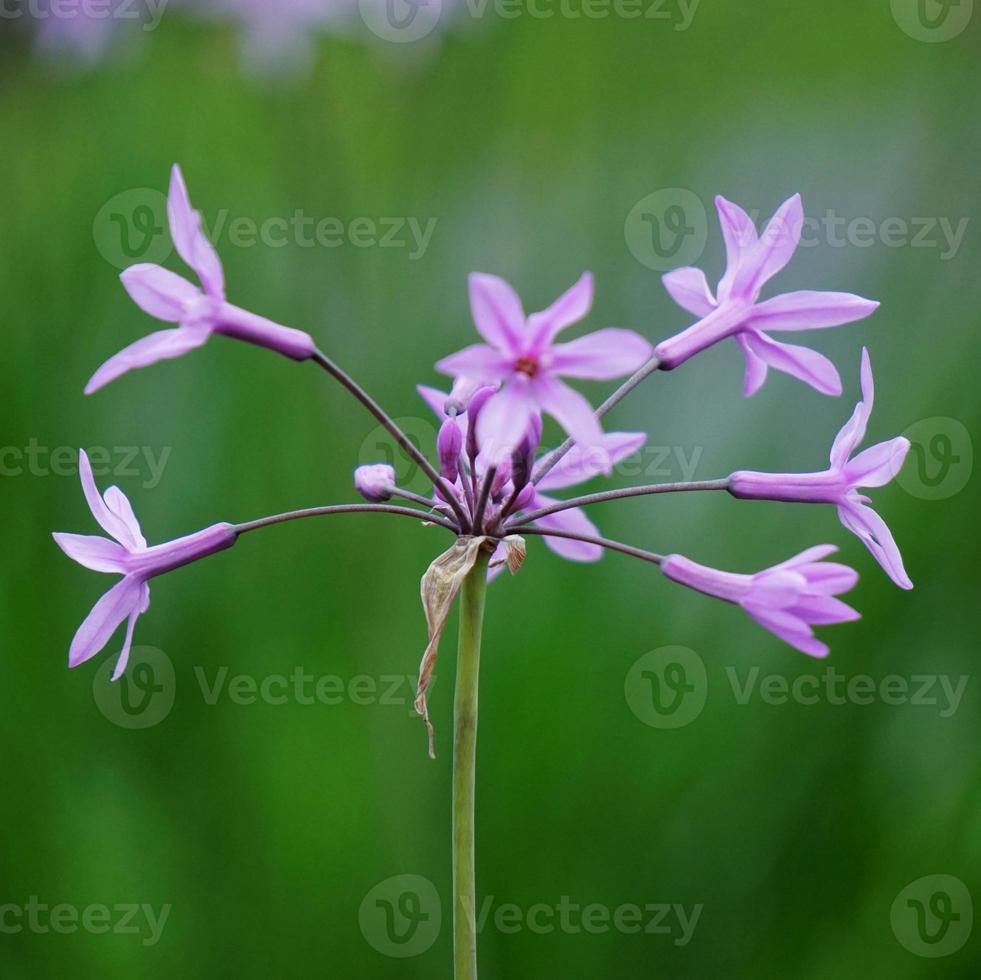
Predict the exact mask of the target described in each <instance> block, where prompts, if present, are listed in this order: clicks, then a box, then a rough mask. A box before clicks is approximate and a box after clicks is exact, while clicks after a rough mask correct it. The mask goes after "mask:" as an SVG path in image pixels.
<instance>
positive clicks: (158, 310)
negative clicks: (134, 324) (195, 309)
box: [119, 263, 201, 323]
mask: <svg viewBox="0 0 981 980" xmlns="http://www.w3.org/2000/svg"><path fill="white" fill-rule="evenodd" d="M119 278H120V280H121V281H122V284H123V286H125V288H126V292H128V293H129V295H130V296H131V297H132V299H133V301H134V302H135V303H136V305H137V306H138V307H139V308H140V309H141V310H143V312H144V313H149V314H150V316H152V317H156V318H157V319H158V320H163V321H164V322H165V323H180V321H181V320H183V319H184V316H185V314H186V313H187V310H188V308H189V307H190V306H191V305H193V304H194V303H196V302H197V301H198V299H199V297H200V296H201V290H200V289H198V287H197V286H195V285H194V283H192V282H188V281H187V280H186V279H185V278H184V277H183V276H179V275H177V273H176V272H171V271H170V270H169V269H165V268H164V267H163V266H160V265H149V264H147V263H141V264H140V265H131V266H130V267H129V268H128V269H126V270H124V271H123V272H121V273H120V275H119Z"/></svg>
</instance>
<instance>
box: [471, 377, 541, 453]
mask: <svg viewBox="0 0 981 980" xmlns="http://www.w3.org/2000/svg"><path fill="white" fill-rule="evenodd" d="M534 412H535V403H534V401H533V399H532V395H531V392H530V391H529V390H528V383H527V381H525V380H524V379H521V378H515V379H514V380H513V381H511V382H509V383H508V384H506V385H505V386H504V387H503V388H502V389H501V390H500V391H498V392H497V393H496V394H493V395H491V397H490V398H489V399H488V400H487V401H486V402H485V403H484V405H483V407H482V408H481V409H480V412H479V414H478V415H477V442H478V445H479V446H480V454H481V459H482V460H484V461H485V462H486V464H487V465H488V466H496V465H497V464H498V463H500V462H502V461H503V460H505V459H507V458H508V457H509V456H510V454H511V452H512V451H513V450H514V448H515V447H516V446H517V445H518V443H519V442H521V440H522V439H523V438H524V436H525V433H526V432H527V431H528V426H529V425H530V424H531V419H532V416H533V415H534Z"/></svg>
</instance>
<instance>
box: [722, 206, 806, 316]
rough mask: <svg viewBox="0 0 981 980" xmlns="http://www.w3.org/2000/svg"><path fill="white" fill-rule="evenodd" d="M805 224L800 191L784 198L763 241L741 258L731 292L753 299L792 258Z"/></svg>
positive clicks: (762, 237) (761, 236) (764, 232)
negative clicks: (786, 198)
mask: <svg viewBox="0 0 981 980" xmlns="http://www.w3.org/2000/svg"><path fill="white" fill-rule="evenodd" d="M803 227H804V208H803V205H802V203H801V199H800V194H795V195H794V196H793V197H791V198H789V199H788V200H786V201H784V203H783V204H781V205H780V207H779V208H778V209H777V212H776V214H774V216H773V217H772V218H771V219H770V223H769V224H768V225H767V226H766V228H765V229H764V231H763V234H762V235H760V240H759V242H757V244H756V245H754V246H753V247H752V248H751V249H749V250H748V251H746V252H745V253H744V254H743V255H742V257H741V258H740V263H739V272H738V273H737V274H736V277H735V280H734V282H733V286H732V292H733V293H734V294H736V295H739V296H743V297H748V298H752V299H753V300H755V299H756V297H757V296H758V295H759V292H760V290H761V289H762V288H763V286H765V285H766V283H767V282H768V281H769V280H770V279H772V278H773V277H774V276H775V275H776V274H777V273H778V272H779V271H780V270H781V269H782V268H783V267H784V266H785V265H786V264H787V263H788V262H789V261H790V260H791V258H792V257H793V254H794V252H795V251H796V250H797V246H798V244H800V236H801V231H802V230H803Z"/></svg>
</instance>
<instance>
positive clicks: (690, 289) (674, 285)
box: [661, 266, 716, 317]
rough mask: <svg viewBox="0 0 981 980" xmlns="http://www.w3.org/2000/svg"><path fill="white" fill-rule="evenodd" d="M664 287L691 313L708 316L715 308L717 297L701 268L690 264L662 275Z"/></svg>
mask: <svg viewBox="0 0 981 980" xmlns="http://www.w3.org/2000/svg"><path fill="white" fill-rule="evenodd" d="M661 282H663V283H664V288H665V289H666V290H667V291H668V293H669V294H670V295H671V298H672V299H673V300H674V301H675V302H676V303H677V304H678V305H679V306H680V307H681V308H682V309H683V310H687V311H688V312H689V313H694V314H695V316H697V317H703V316H708V315H709V313H711V312H712V310H714V309H715V306H716V302H715V297H714V296H713V295H712V290H711V289H710V288H709V284H708V280H707V279H706V278H705V273H704V272H702V270H701V269H695V268H692V267H691V266H688V267H686V268H683V269H675V270H674V271H672V272H669V273H668V274H667V275H665V276H662V277H661Z"/></svg>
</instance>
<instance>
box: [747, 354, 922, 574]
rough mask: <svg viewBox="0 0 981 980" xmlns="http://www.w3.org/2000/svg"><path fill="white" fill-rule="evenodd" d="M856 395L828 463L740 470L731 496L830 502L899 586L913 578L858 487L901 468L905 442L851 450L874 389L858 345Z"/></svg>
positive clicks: (862, 430)
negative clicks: (789, 469)
mask: <svg viewBox="0 0 981 980" xmlns="http://www.w3.org/2000/svg"><path fill="white" fill-rule="evenodd" d="M861 376H862V400H861V401H860V402H859V403H858V405H856V406H855V411H854V412H853V413H852V417H851V418H850V419H849V420H848V421H847V422H846V423H845V424H844V426H842V428H841V431H840V432H839V433H838V435H837V437H836V438H835V441H834V444H833V445H832V447H831V466H830V468H829V469H827V470H823V471H821V472H820V473H757V472H755V471H753V470H740V471H739V472H737V473H733V474H732V476H730V477H729V492H730V493H731V494H732V495H733V496H734V497H744V498H751V499H756V500H786V501H795V502H804V503H827V504H834V505H835V506H836V507H837V508H838V516H839V517H840V518H841V523H842V524H844V525H845V527H846V528H848V530H849V531H851V532H853V533H854V534H856V535H858V537H859V538H860V539H861V541H862V542H863V543H864V544H865V546H866V547H867V548H868V549H869V551H870V552H872V555H873V556H874V557H875V559H876V561H878V562H879V564H880V565H881V566H882V567H883V569H884V570H885V572H886V574H887V575H888V576H889V577H890V578H891V579H892V580H893V581H894V582H895V583H896V585H898V586H899V587H900V588H903V589H911V588H913V583H912V582H911V581H910V578H909V576H908V575H907V574H906V569H905V568H904V567H903V558H902V555H901V554H900V553H899V548H898V547H897V545H896V542H895V540H894V538H893V536H892V533H891V532H890V530H889V528H888V526H887V525H886V522H885V521H884V520H883V519H882V518H881V517H880V516H879V515H878V514H877V513H876V512H875V511H874V510H872V508H871V507H868V506H866V505H867V504H868V503H870V501H869V498H868V497H866V496H864V495H863V494H860V493H859V492H858V491H859V489H864V488H869V487H882V486H885V485H886V484H887V483H889V481H890V480H892V479H893V478H894V477H895V476H896V474H897V473H898V472H899V470H900V469H901V468H902V465H903V462H904V460H905V459H906V454H907V453H908V452H909V448H910V442H909V440H908V439H906V438H904V437H903V436H898V437H897V438H895V439H889V440H888V441H887V442H880V443H877V444H876V445H874V446H870V447H869V448H868V449H865V450H863V451H862V452H860V453H859V454H858V455H857V456H854V455H853V453H854V452H855V450H856V449H857V448H858V445H859V443H861V441H862V439H863V438H864V437H865V430H866V427H867V426H868V422H869V417H870V416H871V414H872V403H873V399H874V397H875V389H874V385H873V381H872V364H871V362H870V360H869V352H868V350H867V349H866V348H863V349H862V369H861Z"/></svg>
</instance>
